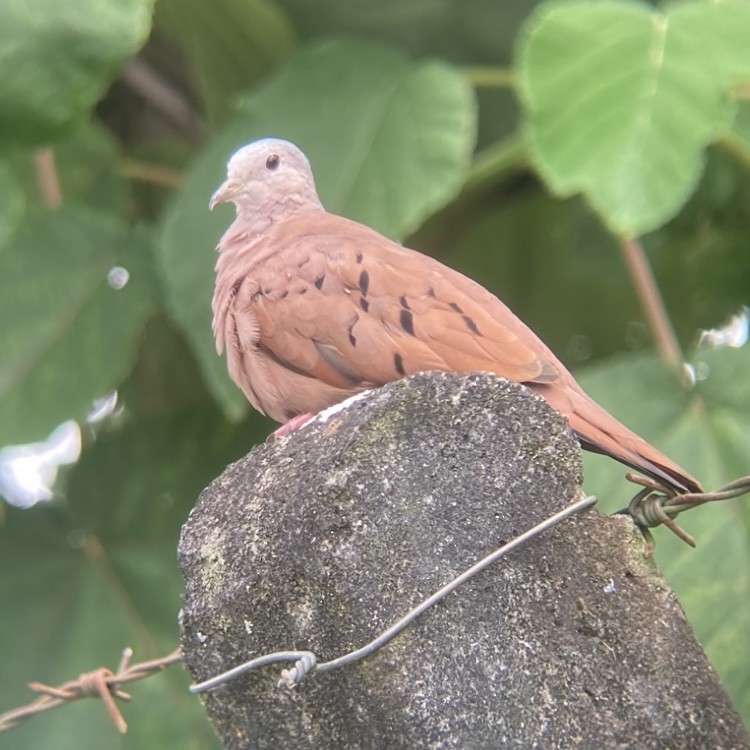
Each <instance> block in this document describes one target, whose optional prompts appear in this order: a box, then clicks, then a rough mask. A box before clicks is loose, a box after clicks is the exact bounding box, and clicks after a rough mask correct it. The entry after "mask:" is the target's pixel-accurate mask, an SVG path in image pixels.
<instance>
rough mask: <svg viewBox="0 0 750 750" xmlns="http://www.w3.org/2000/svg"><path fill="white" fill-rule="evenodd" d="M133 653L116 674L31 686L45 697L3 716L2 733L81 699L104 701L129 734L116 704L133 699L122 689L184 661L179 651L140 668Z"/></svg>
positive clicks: (122, 660) (102, 671)
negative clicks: (34, 717)
mask: <svg viewBox="0 0 750 750" xmlns="http://www.w3.org/2000/svg"><path fill="white" fill-rule="evenodd" d="M132 657H133V649H131V648H126V649H125V650H124V651H123V652H122V657H121V658H120V663H119V665H118V667H117V671H116V672H112V670H110V669H107V667H99V668H98V669H93V670H91V671H90V672H85V673H83V674H82V675H80V676H79V677H78V678H77V679H75V680H68V682H64V683H63V684H62V685H58V686H57V687H52V686H50V685H44V684H42V683H41V682H30V683H29V689H30V690H33V691H34V692H35V693H41V696H40V697H39V698H37V699H36V700H35V701H32V702H31V703H29V704H27V705H25V706H20V707H19V708H14V709H12V710H10V711H6V712H5V713H3V714H0V732H6V731H8V730H9V729H15V728H16V727H17V726H19V725H20V724H22V723H23V722H25V721H28V720H29V719H30V718H31V717H33V716H37V715H38V714H40V713H43V712H44V711H49V710H50V709H52V708H57V707H58V706H62V705H65V704H66V703H70V702H71V701H75V700H79V699H80V698H101V699H102V701H103V702H104V706H105V708H106V709H107V714H108V715H109V718H110V719H111V720H112V723H113V724H114V725H115V727H116V728H117V730H118V731H119V732H121V733H122V734H125V732H127V730H128V725H127V723H126V722H125V719H124V718H123V716H122V714H121V713H120V709H119V708H118V707H117V704H116V703H115V698H119V699H120V700H122V701H129V700H130V698H131V696H130V695H129V694H128V693H126V692H124V691H123V690H121V689H120V686H121V685H124V684H125V683H128V682H135V681H136V680H142V679H144V678H146V677H149V676H151V675H152V674H157V673H158V672H161V671H162V670H163V669H165V668H166V667H168V666H170V665H171V664H174V663H176V662H178V661H182V652H181V651H180V649H179V648H178V649H175V650H174V651H173V652H172V653H171V654H167V656H162V657H161V658H159V659H151V660H150V661H142V662H140V663H139V664H131V663H130V660H131V658H132Z"/></svg>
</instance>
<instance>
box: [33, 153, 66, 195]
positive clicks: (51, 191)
mask: <svg viewBox="0 0 750 750" xmlns="http://www.w3.org/2000/svg"><path fill="white" fill-rule="evenodd" d="M33 159H34V171H35V172H36V182H37V185H38V186H39V195H40V196H41V198H42V203H43V204H44V205H45V206H46V207H47V208H60V206H62V190H61V189H60V179H59V177H58V175H57V165H56V164H55V152H54V151H53V150H52V149H51V148H40V149H37V150H36V151H34V156H33Z"/></svg>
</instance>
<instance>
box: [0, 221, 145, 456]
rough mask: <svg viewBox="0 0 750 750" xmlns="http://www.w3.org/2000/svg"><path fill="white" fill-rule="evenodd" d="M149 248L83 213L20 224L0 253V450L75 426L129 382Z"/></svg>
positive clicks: (138, 234) (136, 234)
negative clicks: (116, 275) (115, 277)
mask: <svg viewBox="0 0 750 750" xmlns="http://www.w3.org/2000/svg"><path fill="white" fill-rule="evenodd" d="M149 240H150V238H149V237H148V235H147V234H146V233H145V232H144V231H143V230H137V231H133V230H131V229H129V228H127V227H126V226H124V225H122V224H120V223H119V222H118V221H115V220H113V219H111V218H108V217H103V216H99V215H96V214H92V213H91V212H88V211H85V210H83V209H74V208H69V209H64V210H61V211H54V212H50V211H46V212H43V211H33V212H29V213H28V214H27V216H26V218H25V220H24V222H23V224H22V225H21V227H20V229H19V231H18V232H17V234H16V235H15V237H14V238H13V242H12V245H11V246H10V247H7V248H6V249H5V250H4V251H3V252H2V253H0V320H3V321H4V324H3V326H2V327H0V349H2V351H3V353H4V356H3V357H2V358H0V445H2V444H4V443H20V442H26V441H29V440H39V439H41V438H43V437H45V436H46V435H47V433H48V432H49V431H50V430H51V429H52V427H54V426H55V425H56V424H58V423H59V422H62V421H64V420H66V419H70V418H81V417H82V416H84V415H85V414H86V412H87V411H88V409H89V407H90V404H91V401H92V400H93V399H94V398H98V397H100V396H103V395H104V394H106V393H107V392H109V391H111V390H112V389H113V388H116V387H117V386H118V385H119V384H120V382H122V380H123V379H124V378H125V376H126V375H127V374H128V372H129V371H130V369H131V367H132V362H133V357H134V349H135V344H136V339H137V336H138V334H139V332H140V330H141V328H142V326H143V324H144V322H145V321H146V320H147V319H148V318H149V317H150V316H151V315H152V314H153V311H154V309H155V302H154V300H155V279H154V274H153V270H152V267H151V246H150V242H149ZM116 266H120V267H122V268H124V269H126V270H127V272H128V274H129V281H128V282H127V284H125V286H124V287H123V288H119V289H118V288H116V286H117V285H116V284H115V285H114V286H113V285H110V283H109V281H108V274H109V272H110V271H111V270H112V269H113V268H114V267H116Z"/></svg>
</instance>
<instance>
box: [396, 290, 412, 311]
mask: <svg viewBox="0 0 750 750" xmlns="http://www.w3.org/2000/svg"><path fill="white" fill-rule="evenodd" d="M398 301H399V302H400V303H401V307H403V308H404V310H411V308H410V307H409V300H407V299H406V295H405V294H402V295H401V296H400V297H399V298H398Z"/></svg>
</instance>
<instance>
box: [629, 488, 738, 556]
mask: <svg viewBox="0 0 750 750" xmlns="http://www.w3.org/2000/svg"><path fill="white" fill-rule="evenodd" d="M627 478H628V481H630V482H633V483H634V484H640V485H641V486H642V487H643V489H642V490H641V491H640V492H639V493H638V494H637V495H636V496H635V497H634V498H633V499H632V500H631V501H630V504H629V505H628V507H627V509H626V510H625V511H623V512H624V513H629V514H630V516H631V517H632V518H633V520H634V521H635V522H636V524H638V526H639V527H640V528H641V531H642V532H643V535H644V536H645V537H646V540H647V542H648V544H649V547H651V548H653V545H654V541H653V537H652V536H651V532H650V531H649V529H650V528H654V527H656V526H660V525H662V524H663V525H664V526H666V527H667V528H668V529H669V530H670V531H671V532H672V533H673V534H676V535H677V536H678V537H679V538H680V539H682V541H683V542H685V543H686V544H689V545H690V546H691V547H695V540H694V539H693V537H692V536H690V534H688V533H687V531H685V529H683V528H681V527H680V526H678V525H677V523H676V522H675V520H674V519H675V518H676V517H677V516H678V515H679V514H680V513H683V512H684V511H686V510H690V509H691V508H697V507H698V506H699V505H703V504H705V503H715V502H717V501H719V500H730V499H732V498H735V497H740V495H745V494H747V493H748V492H750V476H747V477H740V478H739V479H735V480H734V481H733V482H729V484H725V485H724V486H722V487H719V488H718V489H717V490H714V491H713V492H683V493H679V492H677V491H676V490H673V489H669V488H666V487H664V485H663V484H661V483H660V482H658V481H656V480H654V479H650V478H648V477H642V476H639V475H638V474H628V475H627Z"/></svg>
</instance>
